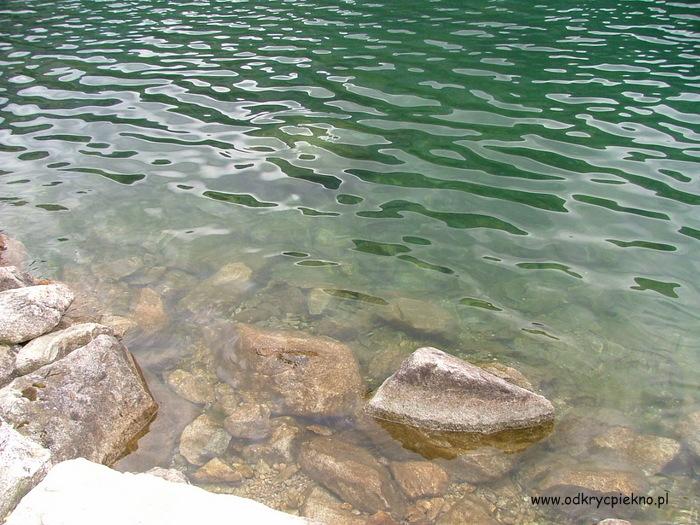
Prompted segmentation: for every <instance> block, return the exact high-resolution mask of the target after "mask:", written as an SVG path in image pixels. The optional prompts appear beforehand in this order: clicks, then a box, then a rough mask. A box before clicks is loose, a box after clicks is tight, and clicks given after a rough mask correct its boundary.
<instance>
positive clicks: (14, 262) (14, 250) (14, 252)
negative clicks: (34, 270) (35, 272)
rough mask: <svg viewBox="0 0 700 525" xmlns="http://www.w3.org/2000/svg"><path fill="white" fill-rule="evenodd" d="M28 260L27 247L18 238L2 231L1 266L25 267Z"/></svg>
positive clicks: (0, 246) (0, 242)
mask: <svg viewBox="0 0 700 525" xmlns="http://www.w3.org/2000/svg"><path fill="white" fill-rule="evenodd" d="M26 260H27V249H26V248H25V247H24V244H22V243H21V242H20V241H18V240H17V239H13V238H12V237H8V236H7V235H5V234H4V233H0V266H16V267H17V268H23V267H24V264H25V261H26Z"/></svg>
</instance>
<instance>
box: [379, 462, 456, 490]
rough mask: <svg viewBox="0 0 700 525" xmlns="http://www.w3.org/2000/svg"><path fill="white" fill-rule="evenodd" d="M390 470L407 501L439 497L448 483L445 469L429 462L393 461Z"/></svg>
mask: <svg viewBox="0 0 700 525" xmlns="http://www.w3.org/2000/svg"><path fill="white" fill-rule="evenodd" d="M390 468H391V473H392V474H393V475H394V479H395V480H396V482H397V483H398V484H399V487H401V490H403V492H404V494H406V496H408V498H409V499H419V498H426V497H429V496H440V495H442V494H443V493H444V492H445V490H446V489H447V485H448V484H449V482H450V478H449V476H448V474H447V472H445V469H443V468H442V467H441V466H440V465H436V464H435V463H431V462H430V461H403V462H398V461H395V462H393V463H391V465H390Z"/></svg>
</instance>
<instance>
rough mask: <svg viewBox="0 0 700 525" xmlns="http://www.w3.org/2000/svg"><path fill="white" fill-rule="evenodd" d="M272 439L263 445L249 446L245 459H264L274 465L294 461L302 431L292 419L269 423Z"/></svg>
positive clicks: (278, 419)
mask: <svg viewBox="0 0 700 525" xmlns="http://www.w3.org/2000/svg"><path fill="white" fill-rule="evenodd" d="M268 424H269V426H270V432H269V433H270V437H269V438H268V439H267V440H266V441H265V442H263V443H255V444H252V445H248V446H247V447H245V448H244V449H243V456H244V457H254V458H257V457H262V458H264V459H265V460H266V461H270V462H272V463H276V462H280V461H282V462H285V463H291V462H293V461H294V455H295V449H296V442H297V441H298V439H299V437H300V435H301V433H302V430H301V428H300V427H299V425H297V424H296V422H295V421H294V419H293V418H291V417H276V418H274V419H272V420H270V421H269V423H268Z"/></svg>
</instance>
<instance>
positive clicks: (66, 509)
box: [6, 459, 308, 525]
mask: <svg viewBox="0 0 700 525" xmlns="http://www.w3.org/2000/svg"><path fill="white" fill-rule="evenodd" d="M38 523H46V524H52V525H58V524H64V525H65V524H70V525H94V524H96V523H99V524H100V525H126V524H137V523H143V524H148V525H192V524H193V523H203V524H218V523H259V524H261V525H262V524H264V525H292V524H304V523H308V522H307V521H306V520H305V519H304V518H299V517H297V516H292V515H290V514H285V513H283V512H279V511H276V510H273V509H271V508H269V507H266V506H265V505H263V504H262V503H258V502H256V501H253V500H249V499H245V498H240V497H238V496H232V495H224V494H212V493H211V492H207V491H205V490H203V489H200V488H198V487H196V486H194V485H188V484H185V483H174V482H171V481H167V480H165V479H162V478H160V477H157V476H153V475H151V474H130V473H121V472H117V471H115V470H112V469H110V468H108V467H105V466H103V465H97V464H95V463H91V462H89V461H86V460H84V459H75V460H72V461H66V462H64V463H61V464H59V465H56V466H55V467H54V468H53V469H51V471H50V472H49V474H48V475H47V476H46V478H45V479H44V481H42V482H41V483H40V484H39V485H37V486H36V487H35V488H34V490H32V491H31V492H30V493H29V494H27V495H26V496H25V497H24V499H23V500H22V501H21V502H20V504H19V505H18V506H17V508H16V509H15V511H14V512H13V513H12V514H11V515H10V517H9V519H8V521H7V522H6V525H28V524H38Z"/></svg>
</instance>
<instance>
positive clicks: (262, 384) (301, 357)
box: [224, 324, 363, 417]
mask: <svg viewBox="0 0 700 525" xmlns="http://www.w3.org/2000/svg"><path fill="white" fill-rule="evenodd" d="M237 331H238V340H237V341H236V344H235V346H234V348H233V349H232V350H230V351H228V352H227V353H226V354H225V355H224V366H225V367H227V368H228V369H229V370H230V371H231V372H232V374H233V376H234V377H235V378H236V379H238V378H240V381H241V383H242V385H243V386H244V387H245V388H248V389H250V390H252V391H254V392H255V394H256V400H258V401H260V402H264V403H266V404H268V405H269V406H270V408H271V409H272V410H273V412H274V413H277V414H288V415H296V416H307V417H313V416H340V415H345V414H350V413H352V412H354V411H355V409H356V408H357V407H358V405H359V402H360V398H361V395H362V393H363V386H362V379H361V377H360V371H359V367H358V364H357V360H356V359H355V356H354V355H353V353H352V351H351V350H350V348H348V347H347V346H346V345H344V344H342V343H340V342H338V341H335V340H334V339H331V338H329V337H316V336H310V335H308V334H304V333H302V332H293V331H271V330H262V329H259V328H256V327H254V326H251V325H244V324H240V325H237Z"/></svg>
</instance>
